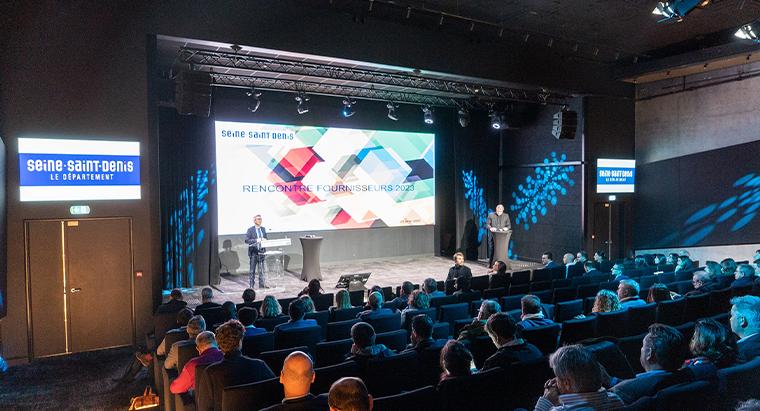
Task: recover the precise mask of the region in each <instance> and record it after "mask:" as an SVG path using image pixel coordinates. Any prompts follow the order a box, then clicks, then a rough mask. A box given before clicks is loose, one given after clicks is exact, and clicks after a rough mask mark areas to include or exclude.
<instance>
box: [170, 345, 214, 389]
mask: <svg viewBox="0 0 760 411" xmlns="http://www.w3.org/2000/svg"><path fill="white" fill-rule="evenodd" d="M195 348H196V349H197V350H198V353H199V354H200V355H199V356H197V357H195V358H193V359H192V360H190V361H188V362H187V364H185V367H184V368H182V372H181V373H180V374H179V377H177V379H175V380H174V381H172V385H171V387H169V389H170V390H171V392H173V393H174V394H181V393H183V392H187V391H188V390H190V389H191V388H195V367H197V366H198V365H205V364H213V363H215V362H219V361H221V360H222V359H223V358H224V354H223V353H222V350H220V349H219V347H217V345H216V336H215V335H214V333H212V332H211V331H204V332H202V333H200V334H198V336H197V337H195Z"/></svg>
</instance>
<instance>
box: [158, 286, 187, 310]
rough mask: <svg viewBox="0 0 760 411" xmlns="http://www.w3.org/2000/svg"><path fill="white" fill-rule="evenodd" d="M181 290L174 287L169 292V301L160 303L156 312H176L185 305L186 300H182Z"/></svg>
mask: <svg viewBox="0 0 760 411" xmlns="http://www.w3.org/2000/svg"><path fill="white" fill-rule="evenodd" d="M183 298H184V297H183V296H182V290H180V289H179V288H175V289H173V290H172V293H171V294H169V301H168V302H167V303H166V304H161V306H159V307H158V309H157V310H156V314H172V313H178V312H180V310H182V309H183V308H185V307H186V306H187V302H185V301H182V300H183Z"/></svg>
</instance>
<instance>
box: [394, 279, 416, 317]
mask: <svg viewBox="0 0 760 411" xmlns="http://www.w3.org/2000/svg"><path fill="white" fill-rule="evenodd" d="M413 291H414V284H412V282H411V281H404V282H403V283H401V287H400V288H399V296H398V297H396V298H394V299H393V302H394V303H396V310H397V311H398V310H403V309H404V308H406V307H408V306H409V297H410V296H411V295H412V292H413Z"/></svg>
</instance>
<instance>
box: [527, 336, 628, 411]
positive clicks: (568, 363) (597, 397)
mask: <svg viewBox="0 0 760 411" xmlns="http://www.w3.org/2000/svg"><path fill="white" fill-rule="evenodd" d="M549 365H550V366H551V367H552V369H553V370H554V375H556V376H557V377H556V378H552V379H551V380H549V381H547V382H546V384H544V395H543V397H541V398H539V399H538V402H537V403H536V409H535V411H550V410H551V411H565V410H579V409H583V410H595V411H612V410H622V409H623V407H624V404H623V401H621V400H620V397H618V396H617V395H615V394H613V393H611V392H607V391H606V390H603V389H602V373H601V367H600V365H599V363H598V362H597V361H596V360H595V359H594V356H593V355H592V354H591V353H590V352H589V351H588V350H586V349H585V348H584V347H583V346H581V345H567V346H564V347H562V348H560V349H558V350H557V351H555V352H554V354H552V355H551V356H550V357H549Z"/></svg>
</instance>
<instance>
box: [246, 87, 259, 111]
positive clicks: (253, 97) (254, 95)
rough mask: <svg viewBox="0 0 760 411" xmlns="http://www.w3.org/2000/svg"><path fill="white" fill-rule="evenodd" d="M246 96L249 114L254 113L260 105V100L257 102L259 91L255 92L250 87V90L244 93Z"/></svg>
mask: <svg viewBox="0 0 760 411" xmlns="http://www.w3.org/2000/svg"><path fill="white" fill-rule="evenodd" d="M246 94H247V95H248V97H249V98H248V110H249V111H250V112H251V113H255V112H256V110H258V109H259V106H260V105H261V100H259V97H260V96H261V92H260V91H256V89H255V88H253V87H251V90H250V91H249V92H247V93H246Z"/></svg>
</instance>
